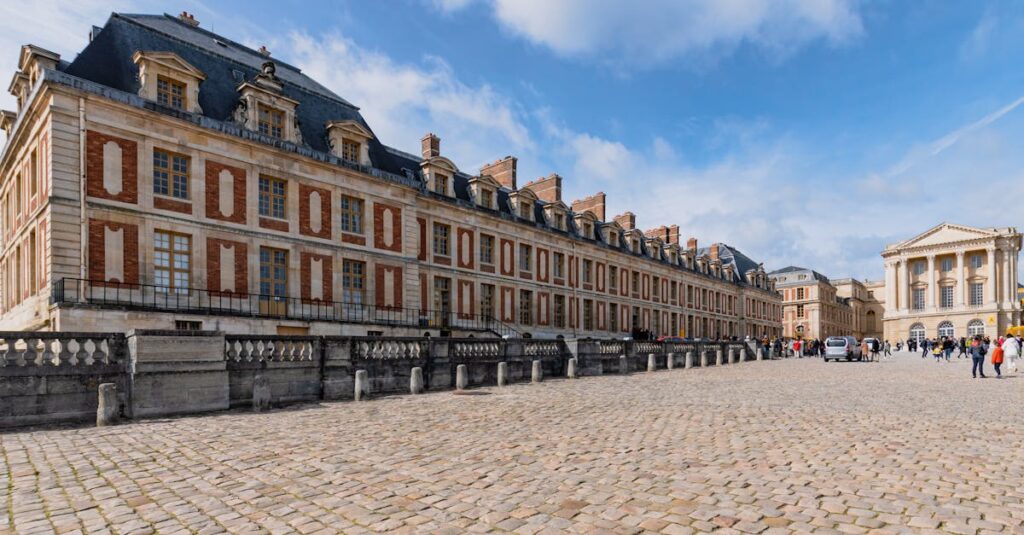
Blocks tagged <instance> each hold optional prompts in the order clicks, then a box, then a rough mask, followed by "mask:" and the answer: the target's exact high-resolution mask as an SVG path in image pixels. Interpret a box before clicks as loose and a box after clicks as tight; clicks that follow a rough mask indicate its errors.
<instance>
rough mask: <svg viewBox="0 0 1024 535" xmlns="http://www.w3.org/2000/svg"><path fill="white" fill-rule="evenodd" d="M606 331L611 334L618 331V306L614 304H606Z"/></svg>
mask: <svg viewBox="0 0 1024 535" xmlns="http://www.w3.org/2000/svg"><path fill="white" fill-rule="evenodd" d="M608 330H609V331H610V332H613V333H614V332H618V331H619V305H617V304H615V303H609V304H608Z"/></svg>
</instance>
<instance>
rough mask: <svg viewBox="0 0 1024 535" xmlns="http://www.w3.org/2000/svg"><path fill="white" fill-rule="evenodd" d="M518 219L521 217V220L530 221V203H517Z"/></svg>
mask: <svg viewBox="0 0 1024 535" xmlns="http://www.w3.org/2000/svg"><path fill="white" fill-rule="evenodd" d="M519 217H521V218H523V219H531V218H530V203H529V202H528V201H523V202H521V203H519Z"/></svg>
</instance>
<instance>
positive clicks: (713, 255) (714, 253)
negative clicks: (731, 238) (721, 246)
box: [709, 243, 718, 260]
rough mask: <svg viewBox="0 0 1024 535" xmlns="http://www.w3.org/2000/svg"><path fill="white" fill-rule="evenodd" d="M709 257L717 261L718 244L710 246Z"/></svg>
mask: <svg viewBox="0 0 1024 535" xmlns="http://www.w3.org/2000/svg"><path fill="white" fill-rule="evenodd" d="M709 255H710V256H711V259H712V260H718V244H717V243H712V244H711V250H710V252H709Z"/></svg>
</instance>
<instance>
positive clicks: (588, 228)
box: [583, 223, 594, 240]
mask: <svg viewBox="0 0 1024 535" xmlns="http://www.w3.org/2000/svg"><path fill="white" fill-rule="evenodd" d="M583 237H584V238H587V239H588V240H590V239H594V226H593V225H591V224H590V223H584V224H583Z"/></svg>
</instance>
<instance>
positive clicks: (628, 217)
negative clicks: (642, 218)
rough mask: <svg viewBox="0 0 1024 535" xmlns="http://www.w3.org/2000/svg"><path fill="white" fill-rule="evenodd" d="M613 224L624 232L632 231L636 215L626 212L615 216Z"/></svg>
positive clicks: (634, 226)
mask: <svg viewBox="0 0 1024 535" xmlns="http://www.w3.org/2000/svg"><path fill="white" fill-rule="evenodd" d="M615 222H616V223H618V224H619V226H621V227H622V228H624V229H626V230H633V229H635V228H636V214H634V213H633V212H626V213H624V214H622V215H617V216H615Z"/></svg>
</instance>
